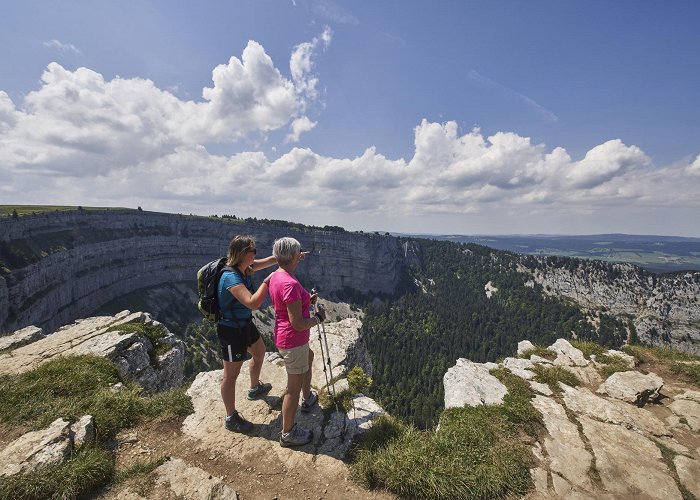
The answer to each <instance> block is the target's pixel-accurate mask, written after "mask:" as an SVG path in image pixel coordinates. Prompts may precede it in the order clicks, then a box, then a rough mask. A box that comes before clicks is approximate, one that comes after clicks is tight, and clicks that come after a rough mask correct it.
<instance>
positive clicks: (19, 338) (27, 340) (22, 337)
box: [0, 326, 45, 351]
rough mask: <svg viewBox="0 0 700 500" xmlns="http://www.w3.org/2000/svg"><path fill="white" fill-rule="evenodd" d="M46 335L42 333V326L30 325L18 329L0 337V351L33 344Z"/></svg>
mask: <svg viewBox="0 0 700 500" xmlns="http://www.w3.org/2000/svg"><path fill="white" fill-rule="evenodd" d="M44 337H45V335H44V334H43V333H42V331H41V328H38V327H36V326H28V327H26V328H22V329H21V330H17V331H16V332H14V333H13V334H11V335H5V336H4V337H0V351H4V350H12V349H17V348H18V347H22V346H23V345H27V344H31V343H32V342H36V341H37V340H40V339H43V338H44Z"/></svg>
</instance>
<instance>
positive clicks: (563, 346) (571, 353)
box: [547, 339, 589, 366]
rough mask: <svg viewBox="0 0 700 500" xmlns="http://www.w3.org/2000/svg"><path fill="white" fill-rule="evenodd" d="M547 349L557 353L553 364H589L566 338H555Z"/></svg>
mask: <svg viewBox="0 0 700 500" xmlns="http://www.w3.org/2000/svg"><path fill="white" fill-rule="evenodd" d="M547 349H548V350H550V351H552V352H555V353H556V354H557V359H555V360H554V364H555V365H560V366H587V365H588V364H589V363H588V360H587V359H586V358H585V357H584V355H583V353H582V352H581V351H580V350H579V349H576V348H575V347H574V346H572V345H571V344H570V343H569V342H568V341H567V340H566V339H557V341H556V342H554V344H552V345H551V346H549V347H548V348H547Z"/></svg>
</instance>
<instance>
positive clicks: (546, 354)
mask: <svg viewBox="0 0 700 500" xmlns="http://www.w3.org/2000/svg"><path fill="white" fill-rule="evenodd" d="M533 354H534V355H535V356H539V357H541V358H544V359H548V360H550V361H551V360H554V359H555V358H556V357H557V354H556V353H555V352H554V351H550V350H549V349H547V348H546V347H544V346H541V345H536V346H535V348H534V349H528V350H527V351H524V352H523V353H522V354H519V355H518V357H519V358H523V359H530V356H532V355H533Z"/></svg>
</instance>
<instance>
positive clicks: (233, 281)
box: [219, 271, 253, 328]
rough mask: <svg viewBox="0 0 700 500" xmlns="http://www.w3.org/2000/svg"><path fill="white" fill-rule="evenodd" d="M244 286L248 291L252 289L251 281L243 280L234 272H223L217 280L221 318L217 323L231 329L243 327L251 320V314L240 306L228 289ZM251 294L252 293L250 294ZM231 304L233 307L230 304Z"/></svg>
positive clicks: (247, 278) (248, 277) (248, 278)
mask: <svg viewBox="0 0 700 500" xmlns="http://www.w3.org/2000/svg"><path fill="white" fill-rule="evenodd" d="M241 283H242V284H244V285H245V287H246V288H247V289H248V290H251V289H252V288H253V279H252V278H251V277H250V276H246V277H245V280H242V279H241V276H240V275H239V274H238V273H237V272H235V271H224V272H223V274H222V275H221V279H220V280H219V307H220V308H221V312H222V317H221V319H220V320H219V323H221V324H222V325H226V326H231V327H233V328H242V327H244V326H245V325H246V324H247V323H248V322H249V321H250V319H251V318H252V316H253V313H252V312H251V310H250V309H248V308H247V307H246V306H244V305H243V304H241V303H240V302H239V301H238V300H236V298H235V297H234V296H233V294H232V293H231V292H230V291H229V288H231V287H234V286H236V285H240V284H241ZM251 293H252V292H251ZM232 303H233V307H231V304H232Z"/></svg>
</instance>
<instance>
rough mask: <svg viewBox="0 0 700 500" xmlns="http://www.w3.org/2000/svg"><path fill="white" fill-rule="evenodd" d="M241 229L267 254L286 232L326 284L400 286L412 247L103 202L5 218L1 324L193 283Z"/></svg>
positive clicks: (311, 273) (308, 272) (34, 320)
mask: <svg viewBox="0 0 700 500" xmlns="http://www.w3.org/2000/svg"><path fill="white" fill-rule="evenodd" d="M235 234H251V235H253V236H255V237H256V239H257V240H258V248H259V249H260V250H261V254H262V255H267V254H269V253H270V252H271V249H272V243H273V241H274V240H275V239H276V238H279V237H281V236H293V237H295V238H297V239H298V240H299V241H301V242H302V244H303V246H304V248H306V249H308V250H309V251H311V255H310V258H309V260H308V262H307V263H306V264H305V265H304V266H300V268H299V270H298V276H299V277H300V279H301V280H302V281H303V282H304V283H306V284H308V285H309V286H314V285H320V284H323V290H321V291H322V293H323V294H324V295H326V296H328V294H332V293H333V292H337V291H340V290H344V289H346V288H348V289H353V290H359V291H362V292H365V293H370V292H372V293H393V292H394V290H395V287H396V284H397V283H398V279H399V274H400V270H401V267H402V266H403V265H404V263H405V262H406V261H407V259H410V256H411V254H412V251H413V250H412V247H411V246H410V245H407V246H405V245H402V244H401V242H400V240H398V239H396V238H393V237H390V236H387V235H379V234H375V233H371V234H358V233H350V232H345V231H338V230H321V229H311V228H305V227H301V228H300V227H298V226H292V225H281V224H272V223H262V222H244V221H242V220H238V219H218V218H206V217H191V216H190V217H188V216H183V215H175V214H165V213H154V212H137V211H133V210H132V211H128V210H97V211H73V212H47V213H42V214H38V215H34V216H24V217H21V218H19V219H11V218H3V219H0V332H7V331H13V330H17V329H19V328H23V327H25V326H28V325H37V326H40V327H42V328H44V330H45V331H52V330H55V329H56V328H57V327H59V326H61V325H64V324H67V323H69V322H71V321H74V320H75V319H76V318H81V317H86V316H88V315H90V314H93V312H94V311H96V310H97V309H98V308H99V307H100V306H102V305H104V304H106V303H108V302H110V301H111V300H113V299H115V298H117V297H120V296H123V295H125V294H127V293H129V292H131V291H133V290H137V289H142V288H147V287H153V286H156V285H162V284H172V283H177V282H182V281H185V282H188V283H192V284H194V281H195V275H196V270H197V269H199V268H200V267H201V266H202V265H204V264H205V263H207V262H209V261H211V260H213V259H215V258H217V257H220V256H222V255H226V251H227V248H228V244H229V242H230V241H231V238H232V237H233V236H234V235H235Z"/></svg>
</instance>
